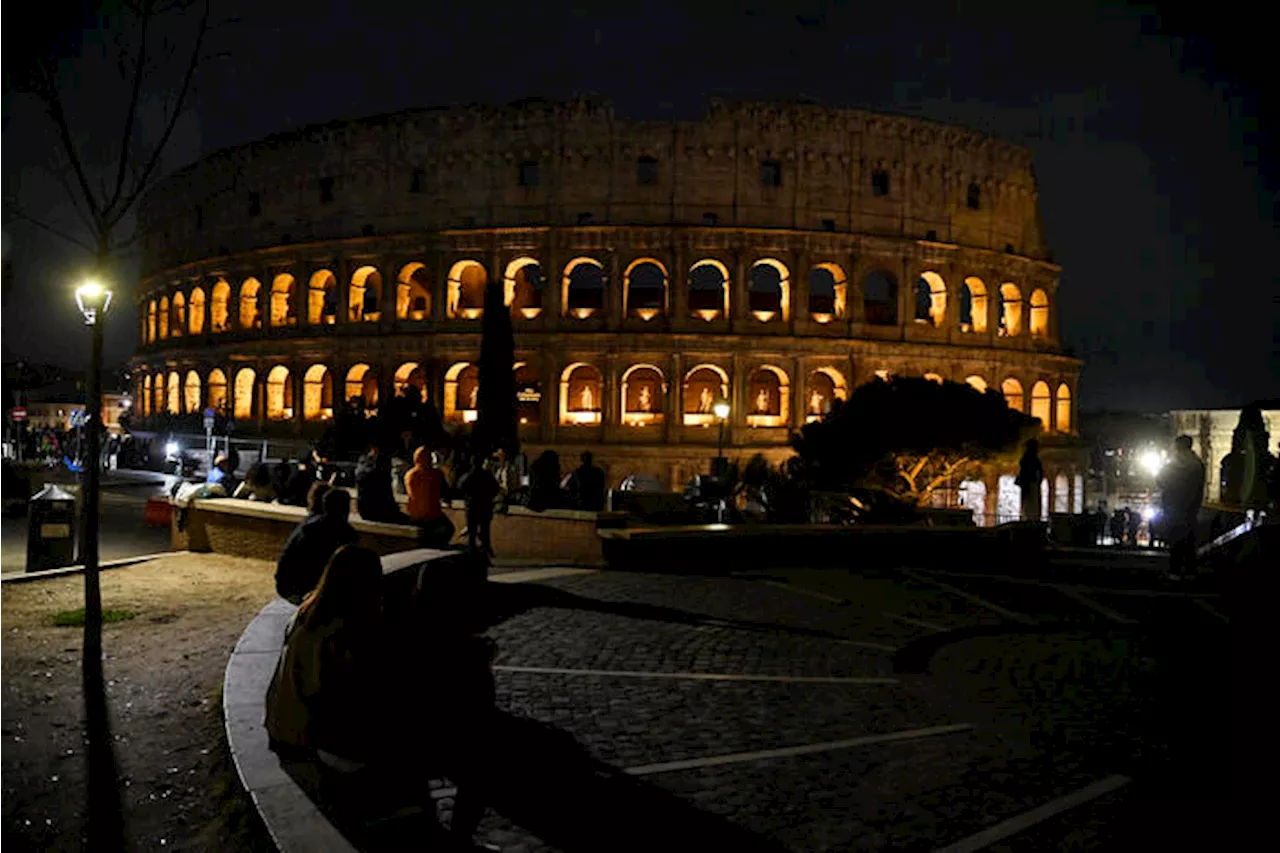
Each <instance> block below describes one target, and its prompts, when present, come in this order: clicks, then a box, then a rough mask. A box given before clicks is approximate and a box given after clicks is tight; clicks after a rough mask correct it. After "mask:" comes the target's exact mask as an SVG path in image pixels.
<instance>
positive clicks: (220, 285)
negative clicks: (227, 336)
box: [209, 278, 231, 334]
mask: <svg viewBox="0 0 1280 853" xmlns="http://www.w3.org/2000/svg"><path fill="white" fill-rule="evenodd" d="M209 326H210V329H211V330H212V331H213V332H214V333H215V334H217V333H219V332H226V331H229V330H230V329H231V285H230V284H228V283H227V280H226V279H225V278H220V279H218V280H217V281H216V282H214V283H213V290H212V291H211V293H210V301H209Z"/></svg>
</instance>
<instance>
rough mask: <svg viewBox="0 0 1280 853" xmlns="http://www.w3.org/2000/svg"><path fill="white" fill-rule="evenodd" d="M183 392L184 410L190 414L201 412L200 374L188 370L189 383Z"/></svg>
mask: <svg viewBox="0 0 1280 853" xmlns="http://www.w3.org/2000/svg"><path fill="white" fill-rule="evenodd" d="M182 390H183V397H184V399H183V401H182V403H183V408H184V409H185V410H186V411H188V412H198V411H200V374H199V373H196V372H195V371H194V370H188V371H187V381H186V383H185V384H184V386H183V389H182Z"/></svg>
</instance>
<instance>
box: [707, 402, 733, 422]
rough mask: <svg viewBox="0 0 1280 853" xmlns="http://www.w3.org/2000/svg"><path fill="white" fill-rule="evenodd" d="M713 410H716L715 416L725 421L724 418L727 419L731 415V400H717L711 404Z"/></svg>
mask: <svg viewBox="0 0 1280 853" xmlns="http://www.w3.org/2000/svg"><path fill="white" fill-rule="evenodd" d="M711 411H712V412H714V413H715V416H716V417H717V418H719V419H720V420H722V421H723V420H726V419H727V418H728V417H729V401H728V400H717V401H716V402H715V403H714V404H713V405H712V406H711Z"/></svg>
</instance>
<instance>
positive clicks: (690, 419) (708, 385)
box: [682, 364, 729, 427]
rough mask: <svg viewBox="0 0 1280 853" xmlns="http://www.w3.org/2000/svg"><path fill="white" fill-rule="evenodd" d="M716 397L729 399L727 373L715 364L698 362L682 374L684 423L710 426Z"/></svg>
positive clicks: (714, 417) (713, 417)
mask: <svg viewBox="0 0 1280 853" xmlns="http://www.w3.org/2000/svg"><path fill="white" fill-rule="evenodd" d="M717 399H725V400H727V399H729V374H728V373H727V372H726V371H725V369H724V368H723V367H720V366H719V365H715V364H699V365H697V366H695V367H692V368H690V369H689V371H688V372H687V373H686V374H685V375H684V403H683V407H682V408H683V411H682V414H683V415H684V418H683V420H684V424H685V425H686V426H702V427H707V426H711V425H712V424H714V423H715V422H716V416H715V412H714V411H713V410H712V408H711V407H712V406H713V405H714V404H715V401H716V400H717Z"/></svg>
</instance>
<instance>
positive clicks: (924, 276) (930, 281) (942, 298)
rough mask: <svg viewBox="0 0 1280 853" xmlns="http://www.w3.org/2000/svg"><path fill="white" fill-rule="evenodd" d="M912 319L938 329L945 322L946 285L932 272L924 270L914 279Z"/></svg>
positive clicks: (940, 277)
mask: <svg viewBox="0 0 1280 853" xmlns="http://www.w3.org/2000/svg"><path fill="white" fill-rule="evenodd" d="M912 293H913V294H914V296H915V313H914V315H913V317H914V319H915V321H916V322H918V323H928V324H929V325H931V326H933V327H934V328H939V327H941V326H942V324H943V323H945V322H946V320H947V283H946V282H945V281H943V280H942V276H940V275H938V274H937V273H936V272H934V271H932V270H925V271H924V272H922V273H920V278H918V279H916V284H915V288H914V289H913V290H912Z"/></svg>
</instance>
